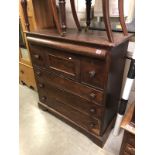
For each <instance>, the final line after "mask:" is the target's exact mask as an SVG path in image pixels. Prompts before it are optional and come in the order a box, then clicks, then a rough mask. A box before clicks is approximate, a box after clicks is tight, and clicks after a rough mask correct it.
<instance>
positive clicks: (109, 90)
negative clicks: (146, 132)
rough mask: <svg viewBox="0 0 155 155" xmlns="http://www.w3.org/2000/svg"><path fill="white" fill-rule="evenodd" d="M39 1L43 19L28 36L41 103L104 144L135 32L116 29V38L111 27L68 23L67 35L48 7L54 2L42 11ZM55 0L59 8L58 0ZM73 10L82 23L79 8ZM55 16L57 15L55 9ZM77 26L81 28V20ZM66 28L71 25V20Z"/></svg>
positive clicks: (37, 6) (38, 13) (115, 111)
mask: <svg viewBox="0 0 155 155" xmlns="http://www.w3.org/2000/svg"><path fill="white" fill-rule="evenodd" d="M33 2H34V4H35V7H34V8H36V10H37V11H38V12H37V11H36V12H37V13H36V17H37V18H36V19H37V20H38V19H42V22H39V20H38V28H37V29H36V31H34V32H26V36H27V40H28V44H29V48H30V54H31V59H32V63H33V67H34V72H35V78H36V82H37V87H38V94H39V103H38V104H39V107H41V108H42V109H44V110H48V111H49V112H51V113H52V114H53V115H55V116H56V117H58V118H60V119H61V120H63V121H64V122H66V123H68V124H70V125H71V126H72V127H74V128H76V129H77V130H79V131H80V132H82V133H84V134H85V135H86V136H87V137H89V138H90V139H91V140H92V141H94V142H95V143H96V144H97V145H99V146H103V144H104V143H105V141H106V138H107V136H108V134H109V133H110V130H111V128H112V127H113V122H114V118H115V114H116V113H117V106H118V101H119V99H120V91H121V83H122V78H123V71H124V65H125V56H126V51H127V47H128V41H129V37H130V35H126V36H124V35H123V34H122V33H113V38H112V40H111V41H108V40H107V38H106V37H105V36H106V31H93V30H88V31H87V32H85V31H84V30H83V31H77V30H76V29H67V34H66V36H65V37H62V36H61V35H60V34H61V32H62V31H61V29H59V28H60V27H59V22H58V20H55V23H56V26H57V29H58V31H59V32H60V34H59V33H57V30H56V29H54V28H51V27H52V26H53V25H51V23H50V22H49V19H50V18H48V17H50V14H48V13H47V11H48V10H49V8H48V7H49V5H48V4H44V5H42V6H44V9H43V10H44V14H41V13H40V12H39V9H41V6H40V5H39V4H38V3H39V1H35V0H34V1H33ZM45 2H46V1H45ZM48 2H50V1H48ZM71 2H72V3H73V1H71ZM40 3H41V1H40ZM51 3H52V8H53V7H54V6H55V4H54V1H51ZM62 4H63V2H62V1H61V3H60V5H62ZM45 6H46V7H45ZM39 7H40V8H39ZM61 7H63V6H60V8H61ZM72 7H73V4H72ZM45 8H48V9H47V11H45V10H46V9H45ZM73 8H74V7H73ZM43 10H42V11H43ZM62 10H63V9H62ZM73 10H74V9H73ZM73 15H74V18H75V19H76V20H75V21H76V23H77V22H78V21H77V18H76V16H75V15H76V14H75V10H74V11H73ZM53 16H54V17H55V16H56V14H55V12H53ZM62 16H64V14H63V15H62ZM43 17H44V18H43ZM55 19H56V18H55ZM63 19H65V18H63ZM63 19H62V21H65V20H63ZM47 23H48V24H47ZM77 27H78V28H79V30H80V27H79V25H78V24H77ZM62 29H64V30H65V22H64V23H63V25H62Z"/></svg>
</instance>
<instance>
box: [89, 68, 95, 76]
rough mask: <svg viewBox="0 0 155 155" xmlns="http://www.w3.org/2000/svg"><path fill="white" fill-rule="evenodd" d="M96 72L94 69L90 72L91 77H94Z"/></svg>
mask: <svg viewBox="0 0 155 155" xmlns="http://www.w3.org/2000/svg"><path fill="white" fill-rule="evenodd" d="M95 74H96V72H95V71H94V70H93V71H90V72H89V75H90V78H93V77H94V76H95Z"/></svg>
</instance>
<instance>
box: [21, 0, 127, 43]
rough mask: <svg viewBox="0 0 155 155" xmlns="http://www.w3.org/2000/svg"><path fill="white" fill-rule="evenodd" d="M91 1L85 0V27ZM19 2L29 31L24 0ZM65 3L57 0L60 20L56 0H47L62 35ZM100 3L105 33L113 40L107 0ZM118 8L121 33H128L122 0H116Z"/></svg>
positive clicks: (78, 26)
mask: <svg viewBox="0 0 155 155" xmlns="http://www.w3.org/2000/svg"><path fill="white" fill-rule="evenodd" d="M91 3H92V0H86V18H87V19H86V25H87V28H89V27H90V23H91V21H90V9H91ZM21 4H22V7H23V11H24V14H25V22H26V27H27V30H28V31H29V23H28V20H27V13H26V7H27V5H26V0H21ZM65 4H66V1H65V0H59V8H60V18H61V20H59V16H58V11H57V8H56V0H49V5H50V6H51V10H52V14H53V18H54V21H55V24H56V28H57V31H58V33H59V34H60V35H62V36H64V34H65V33H66V27H67V26H66V9H65ZM70 4H71V9H72V15H73V18H74V21H75V24H76V27H77V28H78V30H79V31H80V30H81V26H80V23H79V20H78V17H77V13H76V10H75V2H74V0H70ZM102 4H103V16H104V23H105V29H106V33H107V36H108V39H109V41H110V42H114V38H113V33H112V29H111V24H110V17H109V0H102ZM118 8H119V19H120V24H121V27H122V30H123V33H124V35H128V32H127V28H126V25H125V21H124V0H118ZM51 18H52V17H51ZM60 21H61V22H60Z"/></svg>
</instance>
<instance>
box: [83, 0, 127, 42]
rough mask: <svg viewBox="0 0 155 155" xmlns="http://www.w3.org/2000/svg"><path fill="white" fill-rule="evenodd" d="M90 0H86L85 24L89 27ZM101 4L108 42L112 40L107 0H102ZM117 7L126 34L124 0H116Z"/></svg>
mask: <svg viewBox="0 0 155 155" xmlns="http://www.w3.org/2000/svg"><path fill="white" fill-rule="evenodd" d="M91 2H92V0H86V17H87V19H86V24H87V27H88V28H89V27H90V23H91V22H90V9H91ZM102 4H103V6H102V7H103V16H104V23H105V29H106V32H107V36H108V39H109V41H110V42H114V39H113V34H112V29H111V24H110V17H109V0H102ZM118 9H119V20H120V24H121V27H122V30H123V33H124V35H128V31H127V28H126V25H125V21H124V0H118Z"/></svg>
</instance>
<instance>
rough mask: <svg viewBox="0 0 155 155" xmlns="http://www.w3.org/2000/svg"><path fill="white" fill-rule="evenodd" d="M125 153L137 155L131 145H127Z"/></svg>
mask: <svg viewBox="0 0 155 155" xmlns="http://www.w3.org/2000/svg"><path fill="white" fill-rule="evenodd" d="M125 152H127V153H129V154H130V155H135V148H134V147H133V146H132V145H130V144H126V146H125Z"/></svg>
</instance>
